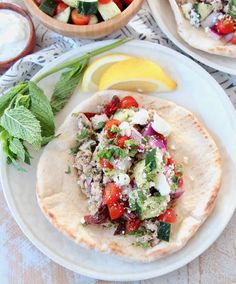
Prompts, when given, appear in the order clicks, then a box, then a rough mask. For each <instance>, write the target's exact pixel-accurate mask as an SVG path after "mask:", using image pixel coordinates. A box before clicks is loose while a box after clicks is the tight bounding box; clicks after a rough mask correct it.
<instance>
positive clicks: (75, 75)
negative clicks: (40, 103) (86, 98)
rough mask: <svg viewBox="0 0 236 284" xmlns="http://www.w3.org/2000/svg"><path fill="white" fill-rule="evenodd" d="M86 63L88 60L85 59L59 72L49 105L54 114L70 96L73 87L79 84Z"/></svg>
mask: <svg viewBox="0 0 236 284" xmlns="http://www.w3.org/2000/svg"><path fill="white" fill-rule="evenodd" d="M87 63H88V61H85V62H84V63H80V64H76V65H73V67H72V68H71V69H70V70H69V71H66V72H64V73H62V74H61V77H60V79H59V81H58V82H57V83H56V85H55V88H54V91H53V94H52V98H51V106H52V111H53V113H54V114H56V113H58V112H59V111H60V110H62V109H63V108H64V106H65V105H66V103H67V102H68V100H69V99H70V97H71V96H72V94H73V92H74V90H75V88H76V87H77V86H78V84H79V81H80V78H81V76H82V75H83V72H84V70H85V68H86V66H87Z"/></svg>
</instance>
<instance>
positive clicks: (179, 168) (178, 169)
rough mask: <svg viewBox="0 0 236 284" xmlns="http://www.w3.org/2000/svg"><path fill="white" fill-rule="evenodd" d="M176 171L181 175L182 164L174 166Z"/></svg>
mask: <svg viewBox="0 0 236 284" xmlns="http://www.w3.org/2000/svg"><path fill="white" fill-rule="evenodd" d="M176 172H177V173H178V174H179V175H181V176H182V175H183V167H182V165H177V166H176Z"/></svg>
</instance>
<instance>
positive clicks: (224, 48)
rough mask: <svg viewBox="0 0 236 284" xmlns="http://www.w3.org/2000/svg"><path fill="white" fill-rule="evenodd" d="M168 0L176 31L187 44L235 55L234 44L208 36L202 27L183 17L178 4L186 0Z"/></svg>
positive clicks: (213, 52) (235, 46) (215, 52)
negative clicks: (195, 25) (197, 26)
mask: <svg viewBox="0 0 236 284" xmlns="http://www.w3.org/2000/svg"><path fill="white" fill-rule="evenodd" d="M169 2H170V5H171V8H172V10H173V12H174V15H175V20H176V23H177V30H178V33H179V35H180V36H181V37H182V38H183V40H185V41H186V42H187V43H188V44H189V45H191V46H193V47H195V48H197V49H200V50H203V51H206V52H208V53H212V54H217V55H222V56H227V57H236V45H233V44H230V43H226V42H224V41H223V40H219V39H214V38H212V37H210V35H208V34H207V33H206V32H205V31H204V29H203V28H201V27H200V28H198V29H197V28H195V27H194V26H192V25H191V24H190V22H189V21H188V20H187V19H185V18H184V15H183V13H182V11H181V8H180V6H179V4H183V3H185V2H188V1H185V0H169Z"/></svg>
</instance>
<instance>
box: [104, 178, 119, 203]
mask: <svg viewBox="0 0 236 284" xmlns="http://www.w3.org/2000/svg"><path fill="white" fill-rule="evenodd" d="M120 197H121V189H120V188H119V186H117V185H116V184H115V183H113V182H110V183H108V184H106V186H105V188H104V191H103V193H102V201H103V203H104V204H106V205H110V206H111V205H113V204H115V203H117V201H118V200H119V199H120Z"/></svg>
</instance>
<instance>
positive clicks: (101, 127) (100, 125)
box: [97, 121, 106, 130]
mask: <svg viewBox="0 0 236 284" xmlns="http://www.w3.org/2000/svg"><path fill="white" fill-rule="evenodd" d="M105 124H106V123H105V122H102V121H100V122H99V123H98V127H97V130H102V129H103V127H104V126H105Z"/></svg>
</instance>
